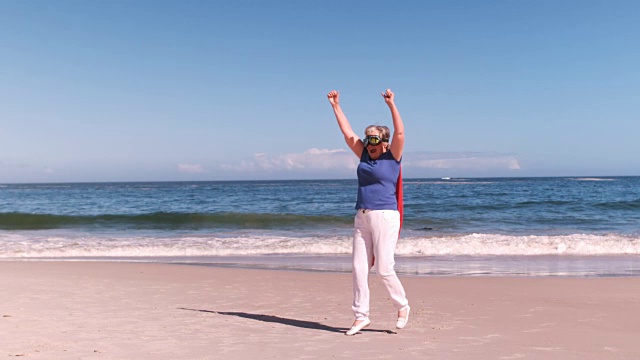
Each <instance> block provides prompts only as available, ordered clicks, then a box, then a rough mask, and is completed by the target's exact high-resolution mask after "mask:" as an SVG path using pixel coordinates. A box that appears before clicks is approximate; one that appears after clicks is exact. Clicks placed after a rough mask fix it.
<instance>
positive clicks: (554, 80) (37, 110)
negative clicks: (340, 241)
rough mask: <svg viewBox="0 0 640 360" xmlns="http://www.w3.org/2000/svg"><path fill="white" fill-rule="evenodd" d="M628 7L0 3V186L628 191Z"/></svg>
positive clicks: (634, 110)
mask: <svg viewBox="0 0 640 360" xmlns="http://www.w3.org/2000/svg"><path fill="white" fill-rule="evenodd" d="M638 44H640V2H638V1H618V0H616V1H588V0H585V1H583V0H580V1H577V0H576V1H569V0H568V1H396V2H388V1H343V2H331V3H327V2H319V1H279V0H275V1H50V2H45V1H21V0H16V1H7V0H0V45H2V47H1V48H2V56H0V182H4V183H11V182H75V181H166V180H235V179H325V178H355V170H354V169H355V166H356V165H357V159H356V158H355V156H354V155H352V154H351V153H350V152H348V151H347V147H346V145H345V144H344V140H343V139H342V136H341V134H340V132H339V129H338V127H337V125H336V122H335V119H334V117H333V113H332V111H331V107H330V106H329V103H328V101H327V100H326V93H327V92H329V91H330V90H332V89H337V90H339V91H340V92H341V103H342V106H343V109H344V111H345V112H346V114H347V116H348V117H349V120H350V121H351V124H352V126H353V128H354V129H355V130H356V131H358V132H362V131H363V130H364V128H365V127H366V126H367V125H369V124H387V125H390V124H391V121H390V115H389V112H388V109H387V107H386V106H385V104H384V101H383V99H382V98H381V97H380V95H379V93H380V92H381V91H383V90H384V89H386V88H391V89H392V90H393V91H394V92H395V93H396V103H397V105H398V107H399V109H400V112H401V114H402V116H403V119H404V122H405V126H406V131H407V141H406V147H405V155H404V159H403V164H404V165H403V169H404V170H403V171H404V174H405V177H442V176H454V177H476V176H478V177H483V176H613V175H640V156H638V154H640V141H638V138H639V135H638V134H640V116H639V114H640V98H639V97H640V95H639V94H640V67H639V65H638V64H640V46H638Z"/></svg>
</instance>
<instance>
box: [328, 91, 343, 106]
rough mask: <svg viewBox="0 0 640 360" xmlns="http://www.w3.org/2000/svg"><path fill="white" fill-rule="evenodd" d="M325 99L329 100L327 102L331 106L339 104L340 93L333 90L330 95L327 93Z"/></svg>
mask: <svg viewBox="0 0 640 360" xmlns="http://www.w3.org/2000/svg"><path fill="white" fill-rule="evenodd" d="M327 98H329V102H330V103H331V105H333V106H336V105H338V104H340V93H339V92H337V91H335V90H332V91H331V92H330V93H328V94H327Z"/></svg>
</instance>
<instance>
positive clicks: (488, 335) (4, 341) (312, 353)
mask: <svg viewBox="0 0 640 360" xmlns="http://www.w3.org/2000/svg"><path fill="white" fill-rule="evenodd" d="M0 273H2V274H3V276H2V277H0V288H1V289H2V292H1V293H0V294H1V300H2V301H0V333H2V334H8V336H5V335H3V336H2V337H1V338H0V349H2V352H0V355H5V356H6V355H9V356H28V357H29V358H36V359H50V358H95V359H130V358H141V359H174V358H194V359H228V358H230V357H232V358H234V359H254V358H262V359H282V358H302V357H304V358H308V359H325V358H331V357H335V358H354V357H355V356H360V357H364V358H370V359H383V358H389V357H392V358H403V359H424V358H443V359H468V358H474V359H517V358H525V359H526V358H529V359H538V358H562V359H602V358H606V359H635V358H637V354H638V353H640V344H639V343H638V342H637V338H638V336H639V335H640V323H639V322H638V321H636V320H635V318H636V317H635V315H634V314H637V313H638V312H640V301H638V300H639V299H640V278H638V277H618V278H568V277H567V278H559V277H531V278H526V277H483V276H478V277H414V276H401V281H402V282H403V284H404V286H405V288H406V290H407V293H408V296H409V301H410V303H411V306H412V313H411V318H410V321H409V324H408V326H407V328H405V329H403V330H395V328H394V324H395V310H394V309H393V307H392V305H391V303H390V301H389V300H387V296H386V292H385V290H384V288H383V286H382V284H381V282H380V281H379V279H378V278H377V277H376V276H372V277H371V279H370V285H371V291H372V299H371V311H372V313H371V319H372V325H371V326H369V327H368V328H367V329H365V330H364V331H362V333H360V334H357V335H356V336H353V337H347V336H344V334H343V332H344V331H345V330H346V329H347V327H348V326H350V324H351V322H352V320H353V318H352V317H353V314H352V313H351V309H350V304H351V296H352V295H351V294H352V289H351V275H350V274H345V273H324V272H323V273H320V272H301V271H271V270H258V269H238V268H216V267H207V266H176V265H175V264H160V263H124V262H120V263H114V262H80V261H78V262H63V261H57V262H56V261H49V262H33V261H0Z"/></svg>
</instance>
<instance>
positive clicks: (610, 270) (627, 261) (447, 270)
mask: <svg viewBox="0 0 640 360" xmlns="http://www.w3.org/2000/svg"><path fill="white" fill-rule="evenodd" d="M3 261H7V262H12V261H18V262H20V261H23V262H114V263H151V264H169V265H171V264H173V265H193V266H204V267H218V268H238V269H256V270H284V271H305V272H322V273H325V272H326V273H351V255H344V254H339V255H337V254H336V255H306V254H286V255H282V254H272V255H254V256H250V255H242V256H238V255H234V256H157V257H150V256H145V257H133V256H132V257H99V256H96V257H43V258H37V257H29V258H0V262H3ZM396 272H397V273H398V274H399V275H402V276H412V277H433V276H435V277H440V276H452V277H458V276H459V277H477V276H487V277H572V278H582V277H584V278H592V277H596V278H598V277H638V276H640V255H520V256H517V255H495V256H472V255H467V256H461V255H457V256H450V255H447V256H402V255H396Z"/></svg>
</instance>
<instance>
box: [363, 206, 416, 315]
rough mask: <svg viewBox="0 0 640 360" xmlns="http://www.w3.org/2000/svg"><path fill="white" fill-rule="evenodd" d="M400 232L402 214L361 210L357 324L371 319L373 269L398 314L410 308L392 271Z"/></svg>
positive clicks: (390, 211)
mask: <svg viewBox="0 0 640 360" xmlns="http://www.w3.org/2000/svg"><path fill="white" fill-rule="evenodd" d="M399 230H400V213H399V212H398V211H394V210H366V212H364V213H363V211H362V210H358V213H357V214H356V218H355V231H354V234H353V306H352V309H353V313H354V314H355V317H356V320H363V319H366V318H368V317H369V271H370V270H371V267H373V266H374V257H375V268H376V272H377V273H378V276H380V277H381V279H382V282H383V283H384V285H385V286H386V288H387V291H388V292H389V296H390V297H391V301H393V305H394V306H395V307H396V309H397V310H402V308H404V307H405V306H407V305H408V304H409V301H408V300H407V297H406V295H405V292H404V288H403V287H402V284H401V283H400V280H399V279H398V276H397V275H396V272H395V270H394V269H393V267H394V265H395V260H394V253H395V248H396V243H397V242H398V231H399Z"/></svg>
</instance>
